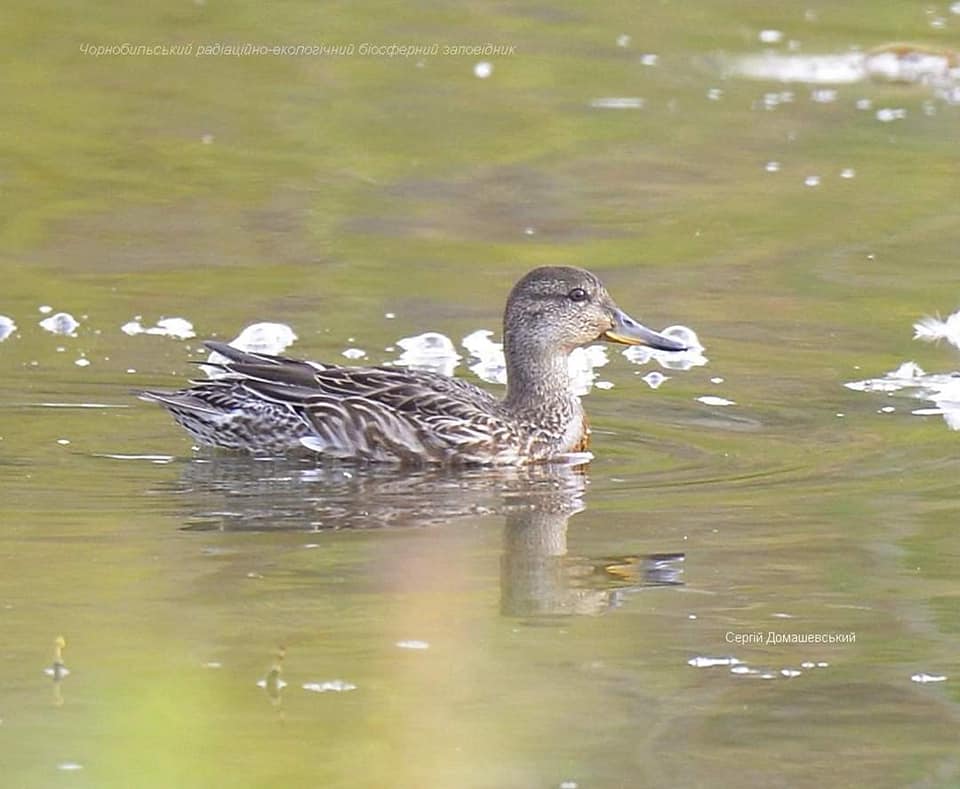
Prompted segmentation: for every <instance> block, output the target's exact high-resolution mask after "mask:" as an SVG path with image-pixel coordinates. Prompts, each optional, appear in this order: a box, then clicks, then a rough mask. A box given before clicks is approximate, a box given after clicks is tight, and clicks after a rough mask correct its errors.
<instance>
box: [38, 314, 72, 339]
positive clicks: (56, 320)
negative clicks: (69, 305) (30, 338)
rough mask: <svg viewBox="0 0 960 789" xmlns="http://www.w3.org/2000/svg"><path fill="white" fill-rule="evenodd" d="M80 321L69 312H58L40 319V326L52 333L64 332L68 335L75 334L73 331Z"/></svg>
mask: <svg viewBox="0 0 960 789" xmlns="http://www.w3.org/2000/svg"><path fill="white" fill-rule="evenodd" d="M79 325H80V322H79V321H78V320H77V319H76V318H74V317H73V316H72V315H71V314H70V313H69V312H58V313H56V314H54V315H51V316H50V317H49V318H44V319H43V320H42V321H40V326H41V327H42V328H43V329H46V330H47V331H48V332H50V333H52V334H64V335H68V336H70V337H74V336H76V334H75V332H76V330H77V327H78V326H79Z"/></svg>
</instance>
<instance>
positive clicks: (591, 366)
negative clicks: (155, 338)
mask: <svg viewBox="0 0 960 789" xmlns="http://www.w3.org/2000/svg"><path fill="white" fill-rule="evenodd" d="M148 333H152V332H148ZM661 333H662V334H663V335H665V336H667V337H670V338H672V339H675V340H678V341H679V342H682V343H683V344H684V345H686V346H687V348H688V350H686V351H681V352H676V351H658V350H654V349H652V348H648V347H646V346H642V345H636V346H631V347H630V348H627V349H626V350H625V351H624V352H623V355H624V356H625V357H626V358H627V359H628V360H629V361H631V362H633V363H634V364H641V365H642V364H647V363H648V362H650V361H656V362H657V364H659V365H660V366H661V367H663V368H665V369H668V370H689V369H690V368H692V367H698V366H701V365H704V364H706V363H707V358H706V357H705V356H704V355H703V350H704V348H703V345H702V344H701V343H700V340H699V338H698V337H697V334H696V332H694V331H693V329H691V328H689V327H687V326H669V327H667V328H666V329H664V330H663V331H662V332H661ZM493 336H494V335H493V332H492V331H490V330H489V329H477V330H476V331H474V332H471V333H470V334H468V335H466V336H465V337H464V338H463V339H462V340H461V341H460V344H461V346H462V348H463V349H464V350H465V351H466V353H467V357H468V367H469V369H470V371H471V372H472V373H474V375H476V376H477V377H478V378H480V379H481V380H482V381H485V382H486V383H491V384H500V385H504V384H506V382H507V365H506V360H505V358H504V354H503V344H502V343H499V342H495V341H494V340H493V339H492V337H493ZM296 339H297V335H296V334H295V333H294V331H293V329H292V328H290V327H289V326H287V325H286V324H284V323H255V324H252V325H250V326H247V328H245V329H244V330H243V331H242V332H241V333H240V334H239V335H238V336H237V337H236V338H235V339H233V340H231V341H230V345H232V346H233V347H235V348H239V349H240V350H243V351H248V352H251V353H263V354H269V355H277V354H280V353H283V352H284V351H285V350H286V348H287V347H288V346H289V345H290V344H292V343H293V342H294V341H295V340H296ZM396 346H397V347H399V348H400V349H401V353H400V355H399V356H398V357H397V358H396V359H395V360H394V361H393V362H392V364H396V365H399V366H401V367H410V368H413V369H416V370H429V371H432V372H438V373H442V374H443V375H448V376H452V375H454V373H455V372H456V369H457V367H459V365H460V362H461V361H462V360H463V359H464V356H463V355H461V354H460V353H459V352H458V350H457V346H456V345H455V344H454V342H453V340H451V339H450V338H449V337H447V336H446V335H445V334H441V333H440V332H433V331H428V332H423V333H422V334H417V335H414V336H412V337H402V338H400V339H399V340H397V341H396ZM608 347H609V346H606V345H600V344H597V345H588V346H586V347H583V348H576V349H574V351H573V352H572V353H571V354H570V357H569V371H570V379H571V383H572V385H573V390H574V392H575V393H576V394H578V395H585V394H587V393H588V392H590V390H591V389H592V388H594V387H597V388H598V389H612V388H613V384H612V383H611V382H609V381H601V380H598V376H597V372H596V371H597V369H599V368H600V367H604V366H606V365H607V364H609V362H610V357H609V355H608ZM343 356H346V357H347V358H349V359H366V358H367V357H368V354H367V352H366V351H362V350H360V349H353V348H347V349H346V350H344V351H343ZM207 361H208V362H209V363H210V365H211V366H206V365H202V368H203V370H204V371H205V372H206V374H207V375H208V376H209V377H211V378H217V377H220V376H222V375H224V374H225V373H224V372H223V370H222V369H221V368H219V367H214V366H213V365H221V364H223V363H224V362H226V361H227V359H226V358H225V357H223V356H221V355H220V354H218V353H216V352H212V353H211V354H210V355H209V357H208V359H207ZM312 364H315V365H316V366H317V367H318V368H319V369H322V363H318V362H312ZM643 380H644V381H645V382H646V383H647V384H648V385H649V386H650V387H651V388H654V389H655V388H657V387H658V386H660V385H661V384H662V383H663V382H664V381H666V380H667V377H666V376H664V375H662V374H661V373H659V372H655V371H654V372H650V373H648V374H647V375H646V376H644V378H643Z"/></svg>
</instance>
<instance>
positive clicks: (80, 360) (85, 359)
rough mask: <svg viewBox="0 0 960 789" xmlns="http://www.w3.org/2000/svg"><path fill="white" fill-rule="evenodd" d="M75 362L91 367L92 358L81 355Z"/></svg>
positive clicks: (78, 364) (81, 365)
mask: <svg viewBox="0 0 960 789" xmlns="http://www.w3.org/2000/svg"><path fill="white" fill-rule="evenodd" d="M74 364H75V365H77V367H89V366H90V360H89V359H87V358H84V357H82V356H81V357H80V358H79V359H77V360H76V361H75V362H74Z"/></svg>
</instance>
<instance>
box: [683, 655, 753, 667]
mask: <svg viewBox="0 0 960 789" xmlns="http://www.w3.org/2000/svg"><path fill="white" fill-rule="evenodd" d="M742 662H743V661H740V660H737V658H735V657H705V656H703V655H697V657H693V658H690V660H688V661H687V665H688V666H693V667H694V668H714V667H716V666H738V665H740V664H741V663H742Z"/></svg>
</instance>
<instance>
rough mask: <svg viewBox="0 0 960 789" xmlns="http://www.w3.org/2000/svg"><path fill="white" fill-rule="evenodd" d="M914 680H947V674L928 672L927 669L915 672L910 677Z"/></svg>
mask: <svg viewBox="0 0 960 789" xmlns="http://www.w3.org/2000/svg"><path fill="white" fill-rule="evenodd" d="M910 679H911V681H913V682H946V681H947V676H946V674H928V673H927V672H926V671H921V672H920V673H919V674H913V675H911V677H910Z"/></svg>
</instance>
